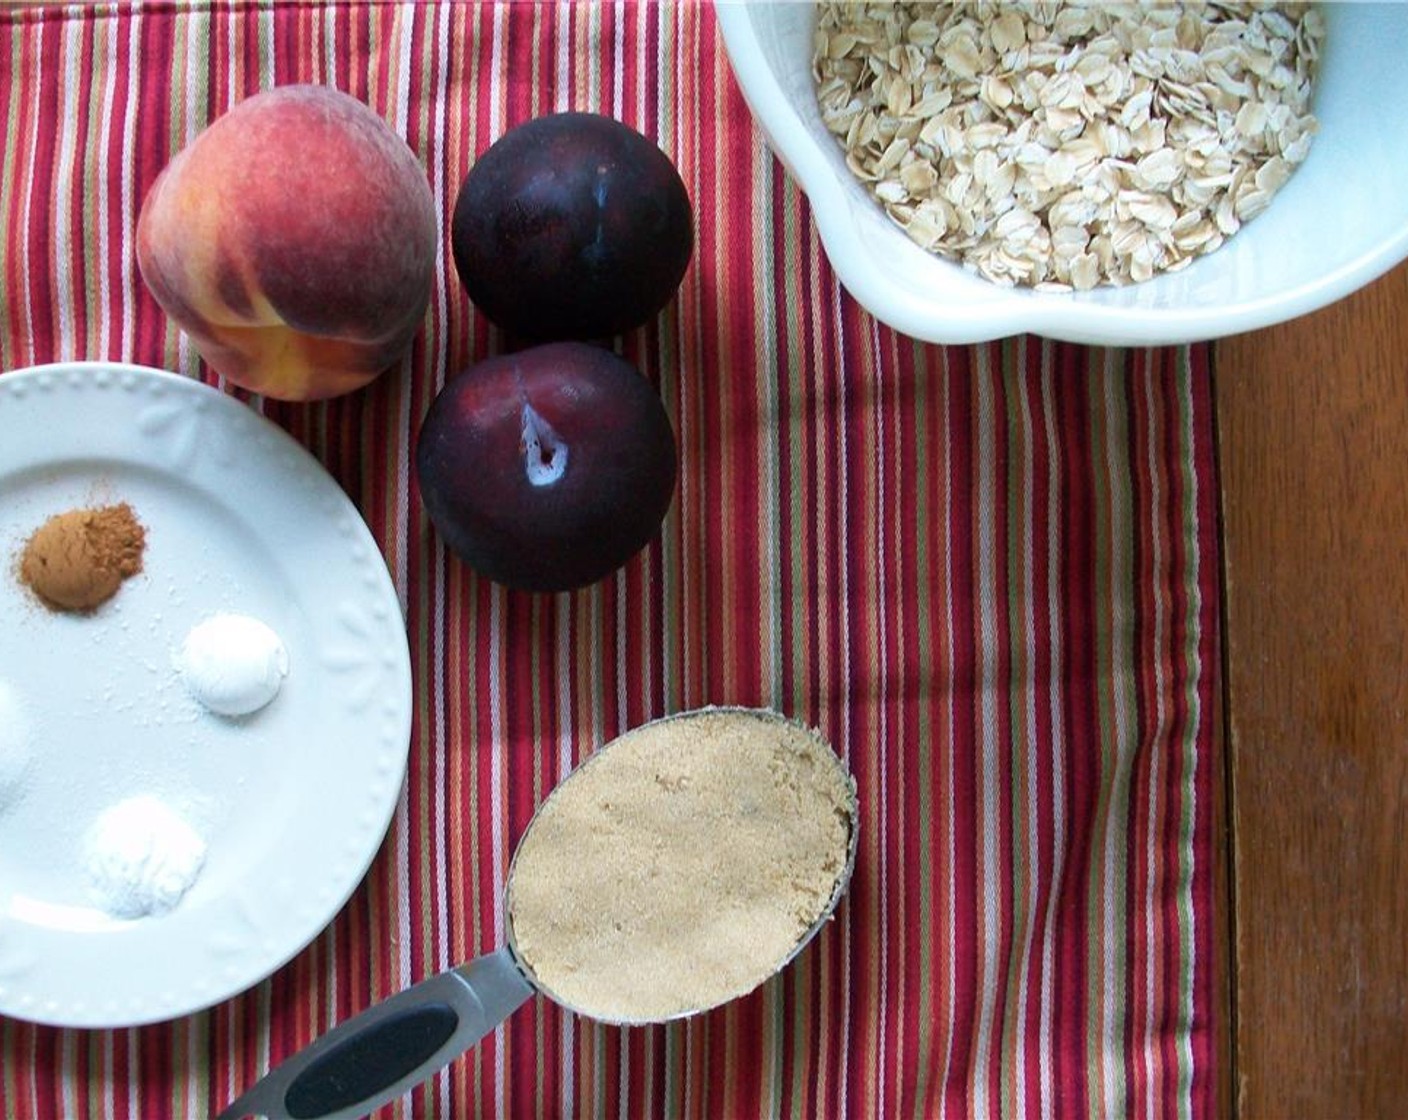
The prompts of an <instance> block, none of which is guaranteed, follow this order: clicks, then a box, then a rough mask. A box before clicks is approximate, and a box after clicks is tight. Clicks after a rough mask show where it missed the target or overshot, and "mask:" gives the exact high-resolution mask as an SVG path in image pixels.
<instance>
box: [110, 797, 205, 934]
mask: <svg viewBox="0 0 1408 1120" xmlns="http://www.w3.org/2000/svg"><path fill="white" fill-rule="evenodd" d="M84 862H85V865H86V869H87V873H88V884H89V887H90V888H91V889H92V892H93V896H94V898H95V899H96V901H97V902H98V903H99V905H101V906H102V907H103V909H104V910H106V911H107V912H108V913H110V914H112V915H114V916H116V917H119V918H142V917H146V916H147V915H155V914H164V913H166V912H167V911H168V910H170V909H171V908H172V907H174V906H175V905H176V904H177V903H178V902H180V901H181V899H182V897H183V896H184V895H185V893H186V892H187V891H188V890H190V888H191V884H193V883H194V882H195V881H196V876H198V875H199V874H200V870H201V867H202V866H203V865H204V863H205V841H204V840H203V839H201V836H200V834H199V833H197V832H196V830H195V829H194V828H192V827H191V826H190V824H188V823H187V822H186V820H185V819H184V818H183V817H181V815H180V814H178V813H177V812H176V811H175V810H173V809H172V808H171V807H170V806H168V805H167V804H166V803H165V802H164V801H162V800H161V799H160V798H158V797H155V796H153V795H151V794H140V795H138V796H136V797H131V798H128V799H127V800H126V801H120V802H118V803H117V804H116V805H114V806H112V807H111V808H110V809H107V810H105V811H104V812H103V813H101V814H100V815H99V816H98V819H97V820H96V821H95V822H94V823H93V826H92V828H91V829H89V831H88V835H87V838H86V842H85V845H84Z"/></svg>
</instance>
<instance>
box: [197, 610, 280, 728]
mask: <svg viewBox="0 0 1408 1120" xmlns="http://www.w3.org/2000/svg"><path fill="white" fill-rule="evenodd" d="M176 668H177V669H178V671H179V672H180V674H181V679H182V680H183V681H185V684H186V687H187V688H188V689H189V690H190V692H191V695H192V696H194V697H195V698H196V699H197V700H198V701H200V703H201V704H202V705H204V706H205V707H206V708H208V709H209V710H210V711H212V712H216V713H218V714H219V715H222V716H247V715H251V714H253V713H254V712H257V711H258V710H259V709H260V708H262V707H264V706H265V705H266V704H268V703H270V702H271V701H272V700H273V699H274V697H275V696H277V695H278V694H279V689H280V688H281V687H282V686H283V682H284V677H286V676H287V675H288V650H286V649H285V648H284V643H283V642H282V640H280V638H279V636H278V635H277V634H275V633H274V631H273V630H271V629H270V628H269V627H268V626H267V625H265V624H264V623H263V622H260V621H259V620H258V619H257V618H250V617H249V616H248V615H242V614H217V615H214V616H212V617H211V618H207V619H206V620H205V621H204V622H201V623H200V624H199V625H197V626H195V627H194V628H193V629H192V630H191V632H190V633H189V634H187V635H186V640H185V642H184V643H182V646H181V649H180V651H179V652H178V653H177V655H176Z"/></svg>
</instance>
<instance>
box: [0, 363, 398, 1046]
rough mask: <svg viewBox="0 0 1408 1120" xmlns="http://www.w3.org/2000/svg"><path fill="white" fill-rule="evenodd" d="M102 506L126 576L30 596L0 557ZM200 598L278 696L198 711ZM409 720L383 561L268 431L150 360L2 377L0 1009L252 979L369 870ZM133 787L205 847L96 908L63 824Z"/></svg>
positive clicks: (127, 1021)
mask: <svg viewBox="0 0 1408 1120" xmlns="http://www.w3.org/2000/svg"><path fill="white" fill-rule="evenodd" d="M116 502H127V503H128V504H129V505H130V506H131V507H132V509H133V511H134V512H135V513H136V515H137V517H138V519H139V520H140V521H141V522H142V524H143V526H144V527H145V529H146V549H145V553H144V556H143V569H142V571H141V572H140V573H139V574H138V575H136V576H134V577H132V578H131V579H129V580H127V581H126V583H124V584H123V586H122V587H121V589H120V590H119V591H118V593H117V595H116V596H115V597H114V598H112V599H111V600H109V601H108V602H107V603H106V604H104V605H103V606H101V607H99V608H98V609H97V610H96V611H94V612H93V613H92V614H89V615H74V614H65V613H60V612H55V611H52V610H50V609H48V608H47V607H45V606H44V605H43V604H42V603H40V602H39V600H38V599H37V598H36V597H35V596H34V594H33V593H32V592H31V591H30V590H29V589H28V588H26V587H24V586H23V585H22V584H21V582H20V580H19V578H18V575H17V566H16V565H17V558H18V556H19V555H20V553H21V551H22V550H23V547H24V544H25V542H26V540H27V539H28V537H29V535H30V534H31V533H32V532H33V531H34V530H35V529H36V528H37V527H38V526H39V525H41V524H42V523H43V522H44V521H46V520H47V519H48V518H49V517H50V516H51V515H53V514H56V513H61V512H64V511H65V510H69V509H73V508H79V507H88V506H97V505H105V504H112V503H116ZM220 612H233V613H239V614H247V615H251V616H253V617H255V618H258V619H260V620H262V621H263V622H265V623H267V624H268V625H269V626H271V627H272V628H273V629H274V631H275V632H276V633H277V634H278V635H279V636H280V637H281V638H282V639H283V642H284V645H285V646H286V647H287V650H288V655H289V671H288V676H287V677H286V678H285V680H284V683H283V687H282V689H281V691H280V692H279V694H278V695H277V696H276V697H275V699H274V700H273V702H272V703H271V704H270V705H269V706H268V707H266V708H264V709H262V710H261V711H259V712H257V713H255V714H254V715H252V716H248V717H245V718H242V719H229V718H225V717H220V716H216V715H213V714H211V713H209V712H208V711H206V710H205V709H204V708H202V707H201V705H200V704H199V703H198V702H197V701H196V700H195V698H194V697H193V696H191V695H190V693H189V692H188V691H187V689H186V687H185V685H184V683H183V681H182V680H181V678H180V675H179V673H178V672H177V670H176V668H175V665H174V662H173V655H174V653H175V651H176V650H177V649H178V648H179V647H180V644H181V642H182V641H183V640H184V638H185V636H186V634H187V633H188V632H189V631H190V629H191V628H192V627H193V626H194V625H195V624H196V623H198V622H200V621H201V620H202V619H204V618H207V617H209V616H210V615H212V614H216V613H220ZM410 726H411V669H410V653H409V650H408V648H407V641H406V631H405V625H404V620H403V618H402V614H401V608H400V603H399V601H398V599H397V596H396V592H395V588H394V586H393V584H392V582H391V579H390V577H389V575H388V573H387V569H386V565H385V562H384V560H383V559H382V556H381V553H380V551H379V550H378V548H377V545H376V542H375V540H374V539H373V538H372V535H371V533H370V532H369V531H368V529H367V527H366V525H365V523H364V522H363V521H362V518H361V516H360V514H359V513H358V511H357V509H356V507H355V506H354V505H353V504H352V502H351V501H350V500H349V499H348V497H347V495H346V494H344V493H343V491H342V490H341V488H340V487H339V486H338V485H337V483H336V482H335V481H334V480H333V479H332V478H331V477H330V476H329V475H328V474H327V472H326V471H325V470H324V469H323V468H322V466H321V465H320V464H319V463H318V462H317V460H316V459H314V458H313V456H311V455H310V454H309V453H308V452H307V451H306V450H304V449H303V448H302V447H301V446H299V445H298V443H297V442H296V441H294V440H293V439H292V438H291V437H290V436H289V435H288V434H287V433H286V432H284V431H283V430H281V429H280V428H278V427H277V426H276V425H274V424H272V423H271V422H269V421H267V420H265V419H264V418H263V417H261V416H260V415H258V414H257V413H256V412H255V411H254V410H253V409H251V408H249V407H247V406H246V405H244V404H242V403H241V402H239V401H238V400H236V399H234V398H233V397H230V396H227V395H225V394H223V393H220V392H219V391H217V390H215V389H212V388H210V387H208V386H205V385H202V384H200V383H198V382H195V381H192V380H189V379H187V378H183V377H179V376H176V375H174V374H168V373H162V372H159V371H156V370H149V369H144V368H140V367H135V366H125V365H114V364H109V363H72V364H65V365H52V366H43V367H38V368H34V369H28V370H20V371H15V372H13V373H6V374H3V375H0V1014H5V1015H11V1016H15V1017H17V1018H21V1019H27V1020H30V1021H34V1022H40V1023H49V1024H56V1025H62V1026H82V1027H112V1026H134V1025H137V1024H140V1023H148V1022H153V1021H157V1020H161V1019H169V1018H173V1017H176V1016H180V1015H184V1014H188V1013H190V1012H193V1011H196V1010H199V1009H201V1008H204V1007H208V1006H210V1005H212V1004H215V1003H218V1002H220V1001H221V1000H223V999H226V998H228V997H229V996H231V995H234V994H235V993H237V992H240V991H243V990H244V989H246V988H248V987H250V986H252V985H253V984H255V983H257V982H258V981H260V980H261V979H263V978H264V977H266V976H268V975H269V974H270V973H271V972H273V971H274V970H275V969H277V968H278V967H279V966H280V965H282V964H284V963H285V962H286V961H287V960H289V958H291V957H292V956H294V955H295V954H296V953H297V952H298V951H299V950H300V949H302V948H303V947H304V946H305V945H307V944H308V942H310V941H311V940H312V939H313V938H314V937H316V936H317V934H318V933H319V931H321V930H322V929H323V928H324V927H325V926H326V925H327V923H328V922H329V921H330V920H331V918H332V917H333V916H334V915H335V914H336V913H337V911H338V910H339V909H340V908H341V907H342V905H343V903H344V902H345V901H346V900H347V898H348V896H349V895H350V894H351V893H352V891H353V890H354V889H355V888H356V886H357V884H358V882H359V881H360V880H361V878H362V875H363V874H364V873H365V871H366V869H367V867H368V865H369V864H370V863H371V860H372V858H373V856H374V855H375V853H376V851H377V849H378V847H379V846H380V844H381V841H382V839H383V837H384V836H385V833H386V829H387V825H388V823H389V821H390V819H391V816H392V814H393V812H394V811H395V808H396V804H397V801H398V798H399V794H400V790H401V785H402V781H403V779H404V777H405V770H406V759H407V748H408V745H409V742H410ZM26 762H27V765H22V764H25V763H26ZM6 767H8V769H9V770H10V771H11V772H10V773H9V774H8V775H6V774H5V773H4V770H5V768H6ZM16 771H21V772H19V773H18V774H16V773H15V772H16ZM143 794H149V795H154V796H156V797H158V798H160V799H161V800H163V801H164V802H165V803H167V804H168V805H169V806H170V807H172V808H173V809H176V810H177V811H178V812H179V813H180V814H181V815H182V816H184V817H185V818H186V819H187V820H188V821H189V822H190V823H191V824H192V825H193V826H194V827H195V828H196V830H197V831H198V832H199V833H200V834H201V835H202V836H203V837H204V839H205V842H206V846H207V848H206V857H205V862H204V865H203V867H202V868H201V870H200V873H199V875H198V876H197V877H196V879H195V880H194V882H193V884H192V885H191V887H190V889H189V891H188V892H187V893H186V895H185V896H184V897H183V898H182V899H181V901H180V902H179V903H177V905H176V906H175V907H174V908H173V909H171V910H169V911H168V912H166V913H164V914H160V915H148V916H145V917H140V918H136V919H127V920H123V919H119V918H115V917H112V916H111V915H109V914H108V913H107V912H106V911H104V910H103V909H102V908H101V907H100V906H99V905H97V904H96V903H95V901H94V900H95V897H96V896H94V895H93V894H92V893H91V886H90V883H89V874H88V868H89V865H90V863H91V857H87V856H85V853H84V849H83V838H84V835H85V833H86V832H87V831H88V830H89V828H90V826H91V824H92V822H93V821H94V819H95V818H96V817H97V816H98V815H99V814H100V813H101V812H102V811H103V810H104V809H106V808H107V807H109V806H111V805H113V804H115V803H117V802H119V801H122V800H125V799H127V798H129V797H136V796H139V795H143Z"/></svg>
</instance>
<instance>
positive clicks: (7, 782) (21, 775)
mask: <svg viewBox="0 0 1408 1120" xmlns="http://www.w3.org/2000/svg"><path fill="white" fill-rule="evenodd" d="M31 736H32V729H31V727H30V722H29V717H28V714H27V713H26V712H25V710H24V706H23V705H22V704H21V703H20V698H19V696H18V695H17V694H16V692H15V690H14V689H13V688H12V687H10V685H8V684H6V683H5V682H4V681H0V809H4V808H5V807H6V806H7V805H9V804H11V803H12V802H13V801H14V800H15V799H16V798H18V797H19V795H20V793H21V792H22V791H23V787H24V780H25V776H26V775H27V774H28V772H29V764H30V762H31V761H32V760H33V748H32V746H31V744H30V739H31Z"/></svg>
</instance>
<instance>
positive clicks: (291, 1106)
mask: <svg viewBox="0 0 1408 1120" xmlns="http://www.w3.org/2000/svg"><path fill="white" fill-rule="evenodd" d="M533 991H534V989H533V988H532V986H531V985H530V984H529V983H528V981H527V980H525V979H524V977H523V974H522V973H521V972H520V971H519V969H518V966H517V965H516V964H515V963H514V960H513V955H512V953H511V952H510V951H509V950H508V949H507V948H502V949H499V950H498V951H497V952H494V953H490V954H488V955H487V956H483V957H477V958H476V959H474V960H472V961H470V962H469V963H468V964H464V965H461V966H460V967H459V968H454V969H451V970H450V971H448V972H442V973H440V974H439V975H438V976H432V977H431V978H430V979H429V980H423V981H422V982H421V983H419V984H417V985H415V986H414V987H411V988H407V989H406V990H405V991H404V992H399V993H397V994H396V995H394V996H392V997H390V998H389V999H386V1000H383V1001H382V1002H381V1003H378V1004H375V1005H374V1006H372V1007H369V1008H368V1009H367V1010H366V1011H363V1012H362V1013H361V1014H360V1015H356V1016H353V1017H352V1018H351V1019H348V1020H347V1021H346V1022H345V1023H339V1024H338V1025H337V1026H336V1027H334V1028H333V1029H332V1030H330V1031H328V1033H327V1034H325V1035H322V1036H321V1037H320V1038H317V1039H315V1040H314V1041H313V1042H312V1043H311V1044H310V1045H309V1046H307V1047H306V1048H305V1049H303V1050H301V1051H299V1052H298V1053H297V1054H295V1055H294V1056H293V1057H291V1058H289V1059H288V1060H287V1061H286V1062H284V1063H283V1064H282V1065H280V1066H278V1067H276V1068H275V1069H273V1070H271V1071H270V1072H269V1073H268V1074H266V1075H265V1076H264V1077H263V1078H261V1079H260V1080H259V1081H257V1082H255V1083H254V1085H253V1086H252V1087H251V1088H250V1089H249V1090H248V1091H247V1092H245V1093H244V1094H243V1095H242V1096H240V1097H239V1098H238V1099H237V1100H236V1101H234V1102H233V1103H232V1104H231V1105H230V1106H229V1108H227V1109H225V1111H224V1112H222V1113H220V1116H219V1118H218V1120H242V1118H243V1117H246V1116H266V1117H269V1118H270V1120H353V1118H354V1117H359V1116H365V1115H366V1114H367V1113H368V1112H371V1111H372V1110H373V1109H375V1108H378V1107H380V1106H381V1105H383V1104H385V1103H386V1102H387V1101H391V1100H395V1099H396V1098H397V1097H399V1096H401V1095H402V1094H403V1093H406V1092H409V1091H410V1090H411V1089H413V1088H415V1086H416V1085H418V1084H420V1083H421V1082H422V1081H424V1080H425V1079H426V1078H427V1077H429V1076H430V1075H431V1074H433V1073H434V1072H435V1071H436V1070H438V1069H440V1068H441V1067H442V1066H446V1065H449V1064H450V1062H452V1061H454V1060H455V1059H456V1058H458V1057H459V1056H460V1055H461V1054H463V1053H464V1052H465V1051H466V1050H468V1049H469V1048H470V1047H471V1046H473V1045H474V1044H475V1043H476V1042H478V1041H479V1040H480V1039H481V1038H483V1037H484V1036H485V1035H486V1034H488V1033H489V1032H490V1031H492V1030H493V1029H494V1028H495V1027H497V1026H498V1025H499V1024H500V1023H502V1022H503V1021H504V1020H505V1019H507V1018H508V1017H509V1016H510V1015H512V1014H513V1012H514V1011H516V1010H517V1009H518V1008H519V1007H520V1006H522V1004H523V1003H524V1002H525V1001H526V1000H527V999H528V997H529V996H531V995H532V994H533Z"/></svg>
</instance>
